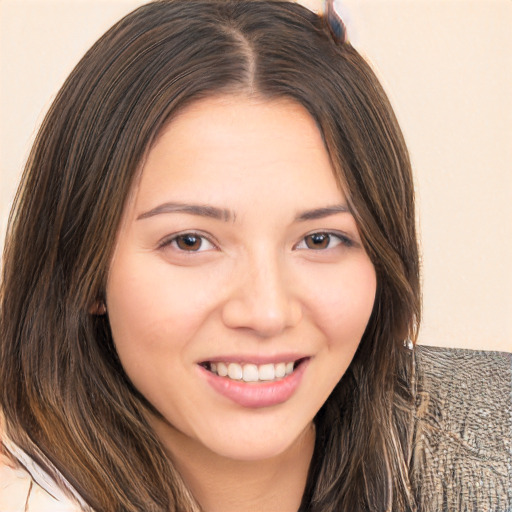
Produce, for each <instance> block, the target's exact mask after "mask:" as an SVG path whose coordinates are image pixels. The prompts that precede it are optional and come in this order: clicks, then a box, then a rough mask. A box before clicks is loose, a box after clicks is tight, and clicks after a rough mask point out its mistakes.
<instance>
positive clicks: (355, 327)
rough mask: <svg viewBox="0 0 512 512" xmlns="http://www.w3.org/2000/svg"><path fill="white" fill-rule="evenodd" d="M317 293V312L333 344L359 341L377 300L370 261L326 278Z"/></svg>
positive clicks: (318, 321)
mask: <svg viewBox="0 0 512 512" xmlns="http://www.w3.org/2000/svg"><path fill="white" fill-rule="evenodd" d="M324 283H325V286H324V287H323V290H322V291H321V293H316V294H315V299H316V300H315V301H314V302H315V314H316V318H317V324H319V325H320V326H321V328H322V330H323V331H324V333H325V334H326V336H327V339H328V340H329V343H330V344H331V345H336V344H339V345H346V344H351V345H352V344H354V343H356V345H357V344H358V343H359V341H360V339H361V337H362V335H363V333H364V330H365V329H366V325H367V323H368V320H369V318H370V315H371V313H372V310H373V305H374V302H375V293H376V288H377V279H376V274H375V270H374V267H373V265H372V264H371V263H370V262H369V260H368V261H364V262H363V264H358V265H353V266H351V267H347V268H346V269H343V271H341V272H339V273H335V274H334V275H333V274H331V276H330V279H329V280H327V279H326V280H324Z"/></svg>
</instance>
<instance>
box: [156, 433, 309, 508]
mask: <svg viewBox="0 0 512 512" xmlns="http://www.w3.org/2000/svg"><path fill="white" fill-rule="evenodd" d="M156 427H157V428H156V430H157V434H162V433H163V432H162V430H161V428H164V427H163V425H160V426H158V425H157V426H156ZM159 427H160V428H159ZM165 430H167V428H166V429H165ZM159 431H160V432H159ZM159 437H160V438H161V439H162V440H163V442H164V446H165V447H166V449H167V450H168V453H169V456H170V458H171V459H172V461H173V462H174V464H175V466H176V468H177V469H178V471H179V472H180V474H181V476H182V478H183V479H184V481H185V483H186V484H187V486H188V488H189V489H190V491H191V492H192V494H193V495H194V497H195V498H196V500H197V501H198V502H199V504H200V505H201V509H202V510H204V511H207V512H235V511H236V512H255V511H258V512H261V511H266V512H277V511H279V512H297V510H298V509H299V506H300V503H301V500H302V495H303V493H304V489H305V486H306V479H307V475H308V470H309V466H310V463H311V458H312V456H313V449H314V444H315V430H314V426H313V424H311V425H310V426H308V427H307V428H306V429H305V430H304V432H303V433H302V434H301V435H300V436H299V438H298V439H296V440H295V441H294V442H293V444H292V445H291V446H290V447H289V448H288V449H287V450H285V451H284V452H283V453H280V454H279V455H276V456H274V457H272V458H268V459H263V460H251V461H246V460H233V459H228V458H225V457H222V456H220V455H218V454H216V453H214V452H212V451H210V450H207V449H205V447H204V446H202V445H200V446H198V445H197V443H194V442H193V441H191V440H190V438H188V437H186V436H183V434H181V433H179V432H177V431H176V430H174V432H173V434H172V436H171V437H172V439H171V438H170V436H169V432H168V430H167V432H166V435H165V436H161V435H160V436H159Z"/></svg>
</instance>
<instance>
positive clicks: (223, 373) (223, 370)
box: [212, 363, 228, 377]
mask: <svg viewBox="0 0 512 512" xmlns="http://www.w3.org/2000/svg"><path fill="white" fill-rule="evenodd" d="M212 371H213V369H212ZM217 374H218V375H219V376H220V377H227V375H228V366H227V365H226V364H224V363H217Z"/></svg>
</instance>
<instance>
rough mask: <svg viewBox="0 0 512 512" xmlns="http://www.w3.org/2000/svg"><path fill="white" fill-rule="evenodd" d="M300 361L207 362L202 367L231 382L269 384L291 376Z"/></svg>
mask: <svg viewBox="0 0 512 512" xmlns="http://www.w3.org/2000/svg"><path fill="white" fill-rule="evenodd" d="M300 362H301V360H298V361H290V362H282V363H277V364H273V363H268V364H260V365H257V364H252V363H248V364H239V363H230V362H222V361H218V362H207V363H204V364H203V366H204V367H205V368H206V369H207V370H209V371H210V372H212V373H214V374H215V375H218V376H219V377H226V378H228V379H231V380H238V381H244V382H271V381H277V380H279V379H283V378H284V377H286V376H287V375H291V374H292V372H293V370H294V369H295V366H296V365H298V364H300Z"/></svg>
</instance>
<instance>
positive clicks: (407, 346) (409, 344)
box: [404, 338, 414, 350]
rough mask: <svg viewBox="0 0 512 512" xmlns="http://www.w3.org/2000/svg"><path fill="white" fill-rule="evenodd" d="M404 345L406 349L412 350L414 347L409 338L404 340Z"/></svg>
mask: <svg viewBox="0 0 512 512" xmlns="http://www.w3.org/2000/svg"><path fill="white" fill-rule="evenodd" d="M404 347H405V348H406V349H408V350H412V349H413V348H414V343H413V342H412V340H411V338H407V339H406V340H404Z"/></svg>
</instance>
